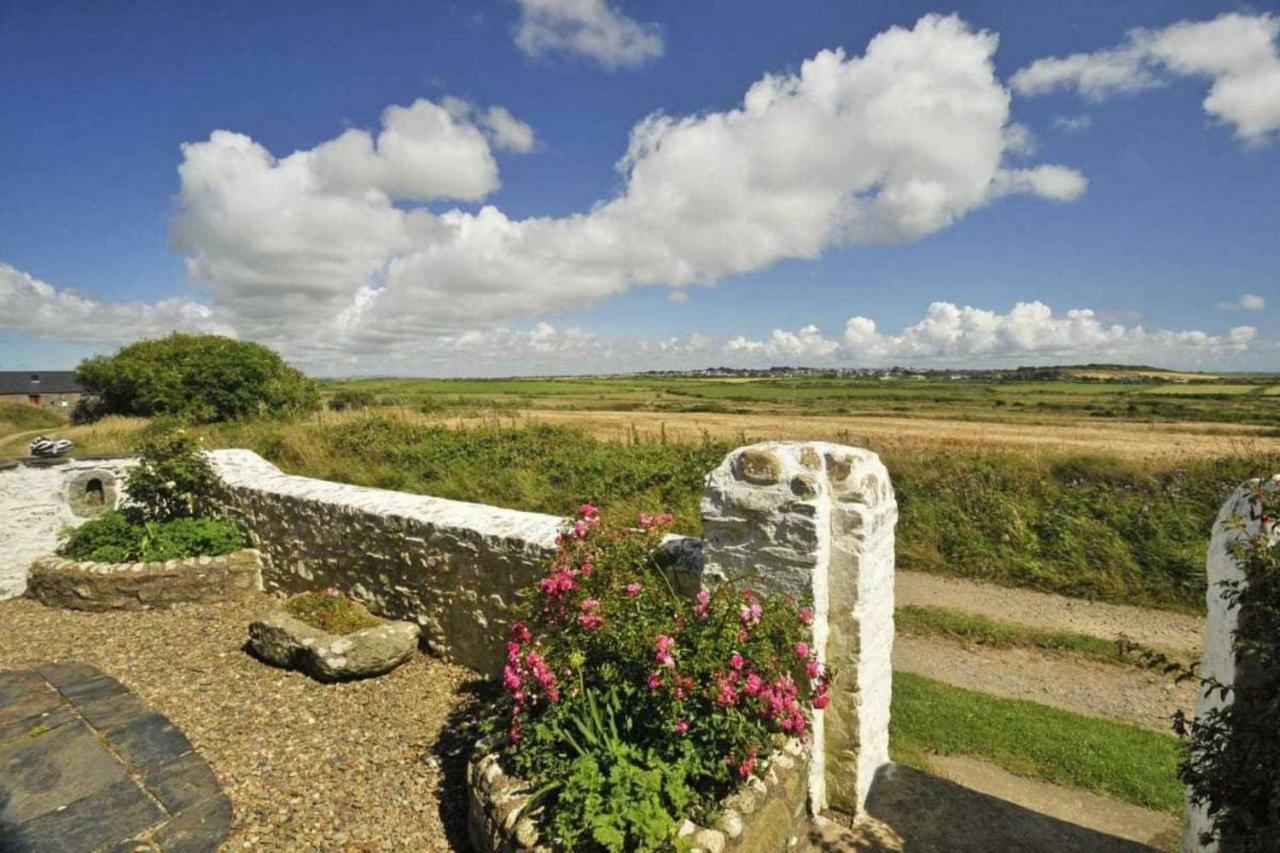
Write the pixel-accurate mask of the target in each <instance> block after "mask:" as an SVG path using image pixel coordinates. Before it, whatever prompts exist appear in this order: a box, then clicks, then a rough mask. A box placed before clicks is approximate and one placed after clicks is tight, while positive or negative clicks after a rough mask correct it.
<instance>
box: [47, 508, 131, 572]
mask: <svg viewBox="0 0 1280 853" xmlns="http://www.w3.org/2000/svg"><path fill="white" fill-rule="evenodd" d="M141 541H142V526H141V525H140V524H135V523H134V522H132V521H130V520H129V519H128V517H127V516H125V514H124V513H123V512H108V513H104V514H103V515H100V516H98V517H97V518H94V519H91V520H90V521H86V522H85V523H84V524H82V525H80V526H79V527H76V528H73V529H72V530H70V531H67V532H64V534H63V540H62V543H61V544H60V545H59V547H58V553H59V554H61V555H62V556H64V557H70V558H71V559H73V560H93V561H95V562H99V563H127V562H129V561H130V560H132V559H134V557H132V556H131V555H134V554H138V553H140V551H141V548H140V543H141Z"/></svg>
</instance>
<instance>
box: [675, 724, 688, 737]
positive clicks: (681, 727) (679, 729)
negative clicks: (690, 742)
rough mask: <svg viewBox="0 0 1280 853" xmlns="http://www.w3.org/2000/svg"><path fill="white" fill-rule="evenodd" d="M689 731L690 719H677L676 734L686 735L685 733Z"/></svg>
mask: <svg viewBox="0 0 1280 853" xmlns="http://www.w3.org/2000/svg"><path fill="white" fill-rule="evenodd" d="M688 733H689V721H688V720H677V721H676V734H678V735H684V734H688Z"/></svg>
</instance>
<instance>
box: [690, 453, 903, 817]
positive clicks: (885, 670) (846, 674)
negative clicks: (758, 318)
mask: <svg viewBox="0 0 1280 853" xmlns="http://www.w3.org/2000/svg"><path fill="white" fill-rule="evenodd" d="M897 517H898V507H897V503H896V501H895V499H894V495H893V489H892V488H891V487H890V484H889V474H888V472H887V471H886V470H885V467H884V465H883V464H881V462H880V459H879V457H877V456H876V455H875V454H874V453H872V452H870V451H868V450H859V449H856V448H852V447H844V446H842V445H837V444H827V443H825V442H807V443H788V442H770V443H765V444H756V445H752V446H750V447H744V448H740V449H738V450H735V451H734V452H733V453H730V454H729V455H728V456H727V457H726V458H725V460H724V462H722V463H721V464H720V467H718V468H716V470H715V471H713V472H712V473H711V476H710V477H709V478H708V480H707V488H706V492H705V495H704V497H703V499H702V526H703V536H704V541H703V560H704V565H703V577H704V582H714V581H715V580H718V579H734V578H751V579H752V583H753V584H754V585H755V586H756V587H757V588H759V589H761V590H764V591H766V592H769V593H773V594H784V595H792V596H794V597H796V598H797V599H801V598H809V597H811V598H812V599H813V610H814V622H813V636H814V645H815V646H816V648H817V653H818V657H819V660H821V661H823V662H824V663H825V664H826V665H827V666H828V667H830V668H831V670H832V671H833V672H834V673H835V679H834V680H833V681H832V684H831V695H832V701H831V704H830V705H829V706H828V707H827V709H826V710H825V711H815V712H814V721H813V722H814V726H813V728H814V732H813V737H814V740H813V758H812V761H811V762H810V767H809V796H810V801H811V803H810V804H811V808H813V810H814V811H815V812H816V811H821V810H822V809H823V808H825V807H827V806H828V805H829V806H831V807H833V808H837V809H840V810H841V811H844V812H847V813H848V814H858V813H859V812H861V811H862V809H863V806H864V805H865V804H866V799H867V793H868V792H869V791H870V788H871V782H872V780H873V779H874V777H875V774H876V771H877V770H879V769H880V768H881V767H883V766H885V765H886V764H888V762H889V699H890V692H891V689H892V681H893V673H892V663H891V654H892V651H893V574H894V555H893V530H894V524H895V522H896V520H897Z"/></svg>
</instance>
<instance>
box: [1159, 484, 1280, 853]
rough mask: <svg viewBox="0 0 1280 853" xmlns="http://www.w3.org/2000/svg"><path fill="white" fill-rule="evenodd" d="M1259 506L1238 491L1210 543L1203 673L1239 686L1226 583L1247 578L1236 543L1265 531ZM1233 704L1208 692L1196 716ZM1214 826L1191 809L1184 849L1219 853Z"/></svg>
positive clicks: (1235, 618) (1234, 616)
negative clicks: (1211, 839) (1206, 837)
mask: <svg viewBox="0 0 1280 853" xmlns="http://www.w3.org/2000/svg"><path fill="white" fill-rule="evenodd" d="M1271 488H1280V475H1277V476H1276V477H1274V478H1272V482H1271ZM1255 515H1256V505H1255V504H1254V503H1253V500H1252V494H1251V490H1250V487H1249V485H1248V484H1246V485H1244V486H1241V487H1240V488H1239V489H1236V491H1235V493H1234V494H1233V495H1232V496H1231V497H1230V498H1228V499H1227V502H1226V503H1224V504H1223V505H1222V509H1221V510H1219V512H1218V517H1217V519H1215V520H1214V522H1213V535H1212V538H1211V539H1210V541H1209V555H1208V557H1207V558H1206V561H1205V575H1206V580H1207V581H1208V589H1207V591H1206V592H1205V603H1206V605H1207V607H1208V618H1207V619H1206V621H1205V626H1204V654H1203V655H1202V659H1201V663H1200V674H1201V676H1202V677H1204V678H1206V679H1210V680H1213V681H1217V682H1220V683H1222V684H1235V683H1236V678H1237V676H1238V672H1237V665H1236V655H1235V650H1234V648H1233V637H1234V635H1235V632H1236V627H1237V626H1238V625H1239V623H1240V613H1239V609H1238V608H1233V607H1230V606H1229V605H1228V602H1227V600H1226V598H1225V597H1224V595H1223V589H1222V585H1223V583H1232V582H1237V581H1242V580H1244V572H1243V570H1242V569H1241V568H1240V564H1239V563H1237V562H1236V560H1235V558H1234V557H1233V556H1231V548H1232V545H1233V544H1234V543H1235V542H1237V541H1238V540H1239V539H1240V538H1241V537H1242V536H1250V537H1251V536H1255V535H1257V533H1258V530H1259V521H1258V520H1257V519H1256V518H1254V516H1255ZM1237 518H1244V519H1247V520H1248V521H1247V523H1246V525H1245V528H1244V530H1243V531H1242V530H1240V529H1239V528H1238V527H1237V526H1236V525H1234V524H1233V523H1232V521H1233V520H1234V519H1237ZM1231 701H1232V694H1230V693H1228V694H1227V696H1226V697H1225V698H1223V697H1222V696H1220V695H1219V694H1218V693H1217V692H1214V691H1211V690H1208V689H1204V690H1201V692H1200V695H1199V696H1197V697H1196V717H1202V716H1203V715H1205V714H1207V713H1209V712H1210V711H1212V710H1214V709H1217V708H1222V707H1225V706H1226V705H1229V704H1230V703H1231ZM1212 826H1213V821H1212V820H1211V819H1210V817H1209V815H1208V814H1207V812H1206V811H1205V810H1204V809H1203V808H1201V807H1188V809H1187V820H1186V826H1185V831H1184V833H1183V838H1182V849H1183V851H1185V853H1216V851H1217V850H1218V844H1217V843H1213V844H1209V845H1205V844H1201V843H1200V835H1201V833H1203V832H1207V831H1208V830H1209V829H1211V828H1212Z"/></svg>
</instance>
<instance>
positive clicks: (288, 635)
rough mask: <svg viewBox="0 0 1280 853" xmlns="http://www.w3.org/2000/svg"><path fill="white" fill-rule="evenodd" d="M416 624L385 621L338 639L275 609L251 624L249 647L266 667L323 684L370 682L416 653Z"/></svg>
mask: <svg viewBox="0 0 1280 853" xmlns="http://www.w3.org/2000/svg"><path fill="white" fill-rule="evenodd" d="M418 633H419V628H418V626H417V625H415V624H413V623H412V622H385V623H383V624H381V625H377V626H374V627H372V628H365V629H363V630H360V631H356V632H354V633H351V634H345V635H341V636H339V635H335V634H330V633H328V632H326V631H321V630H320V629H318V628H313V627H311V626H310V625H308V624H306V623H305V622H302V621H301V620H299V619H295V618H294V617H292V616H290V615H289V614H288V613H285V612H284V611H282V610H274V611H272V612H270V613H268V614H266V615H265V616H263V617H262V618H260V619H257V620H255V621H254V622H252V623H250V625H249V646H250V647H251V648H252V649H253V650H254V652H255V653H256V654H257V655H258V656H259V657H261V658H262V659H263V660H265V661H267V662H268V663H273V664H275V665H276V666H283V667H288V668H290V669H301V670H304V671H305V672H307V673H309V674H310V675H312V676H313V677H315V678H317V679H319V680H320V681H345V680H347V679H352V678H368V677H369V676H374V675H382V674H384V673H387V672H390V671H391V670H393V669H395V668H396V667H397V666H399V665H400V664H402V663H404V662H405V661H407V660H408V659H409V658H411V657H413V654H414V653H415V652H416V651H417V650H418Z"/></svg>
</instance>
